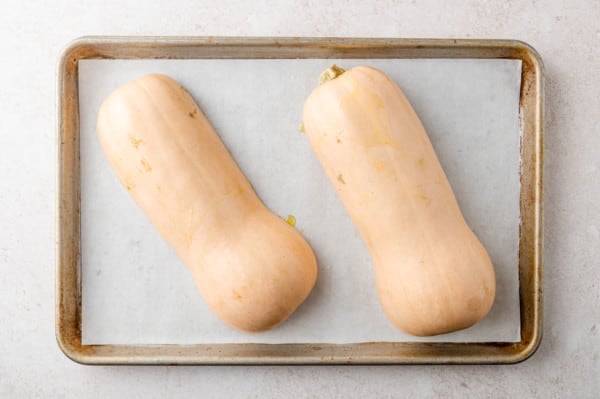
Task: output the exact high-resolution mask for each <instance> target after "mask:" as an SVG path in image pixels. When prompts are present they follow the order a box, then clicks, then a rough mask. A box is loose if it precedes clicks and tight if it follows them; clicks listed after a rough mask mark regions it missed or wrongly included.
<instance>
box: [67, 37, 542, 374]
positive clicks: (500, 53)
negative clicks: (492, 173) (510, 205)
mask: <svg viewBox="0 0 600 399" xmlns="http://www.w3.org/2000/svg"><path fill="white" fill-rule="evenodd" d="M184 58H185V59H201V58H223V59H236V58H237V59H248V58H253V59H273V58H509V59H520V60H521V61H522V75H521V93H520V107H521V109H520V118H521V127H522V137H521V154H520V155H521V176H520V181H521V190H520V216H521V225H520V228H519V230H520V237H519V302H520V312H521V340H520V341H519V342H484V343H469V342H464V343H462V342H461V343H450V342H448V343H444V342H440V343H428V342H366V343H356V344H328V343H322V344H315V343H306V344H196V345H168V344H165V345H83V344H82V342H81V256H80V169H79V113H78V62H79V60H82V59H184ZM543 98H544V94H543V64H542V60H541V57H540V56H539V54H538V53H537V52H536V51H535V49H533V48H532V47H531V46H530V45H528V44H527V43H524V42H521V41H517V40H489V39H486V40H478V39H401V38H377V39H370V38H298V37H279V38H272V37H106V36H95V37H82V38H79V39H77V40H75V41H74V42H72V43H71V44H70V45H69V46H68V47H67V48H66V49H65V50H64V51H63V53H62V55H61V57H60V60H59V63H58V69H57V127H56V128H57V164H58V167H57V198H56V200H57V205H56V206H57V221H56V229H57V230H56V233H57V241H56V281H55V284H56V287H55V289H56V298H55V301H56V303H55V306H56V316H55V323H56V326H55V328H56V339H57V342H58V345H59V347H60V348H61V350H62V351H63V352H64V353H65V355H66V356H67V357H69V358H70V359H72V360H73V361H75V362H78V363H82V364H501V363H518V362H521V361H523V360H525V359H527V358H529V357H530V356H531V355H532V354H533V353H535V351H536V349H537V348H538V346H539V344H540V341H541V338H542V303H543V289H542V275H543V267H542V253H543V155H544V148H543V142H544V137H543V136H544V104H543Z"/></svg>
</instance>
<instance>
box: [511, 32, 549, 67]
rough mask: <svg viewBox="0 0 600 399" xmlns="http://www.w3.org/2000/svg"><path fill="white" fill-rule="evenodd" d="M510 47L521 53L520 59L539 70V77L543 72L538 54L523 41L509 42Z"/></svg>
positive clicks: (540, 57)
mask: <svg viewBox="0 0 600 399" xmlns="http://www.w3.org/2000/svg"><path fill="white" fill-rule="evenodd" d="M511 42H512V47H513V48H514V49H516V50H518V51H519V53H521V55H522V56H521V57H520V58H521V59H522V60H523V61H528V62H529V63H530V64H531V65H532V66H534V67H536V69H538V70H539V72H540V75H542V74H543V71H544V61H543V59H542V56H541V55H540V53H539V52H538V51H537V50H536V49H535V48H534V47H533V46H532V45H531V44H529V43H527V42H525V41H523V40H511Z"/></svg>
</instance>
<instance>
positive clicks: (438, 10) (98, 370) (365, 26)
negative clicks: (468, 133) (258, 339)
mask: <svg viewBox="0 0 600 399" xmlns="http://www.w3.org/2000/svg"><path fill="white" fill-rule="evenodd" d="M154 3H155V4H152V5H150V4H148V5H143V2H139V1H130V0H119V1H115V0H105V1H80V2H68V1H63V0H61V1H56V2H37V1H32V2H17V1H12V0H7V1H2V2H1V3H0V34H1V37H2V40H0V54H2V56H1V58H0V72H1V73H2V76H3V78H4V84H3V86H2V89H0V113H1V117H0V173H1V178H0V209H2V212H0V226H1V228H0V397H1V398H20V397H23V398H24V397H28V398H29V397H40V398H50V397H51V398H62V397H65V398H66V397H86V398H91V397H111V398H112V397H115V398H116V397H126V398H153V397H156V398H159V397H179V396H190V395H194V396H202V397H227V398H230V397H242V398H253V397H260V398H269V397H297V398H302V397H307V398H308V397H319V396H321V397H328V398H347V397H369V396H371V397H378V398H388V397H390V398H391V397H449V396H455V397H461V398H468V397H473V398H481V397H499V398H504V397H519V398H521V397H544V398H552V397H577V398H595V397H598V395H599V391H600V310H599V308H600V268H599V263H600V261H599V259H600V212H599V211H598V199H599V198H600V155H599V150H598V149H599V148H600V132H599V128H598V121H599V120H600V96H599V95H598V89H599V87H600V76H599V74H600V49H599V45H600V27H599V25H598V20H600V3H599V2H597V1H592V0H589V1H573V2H568V3H569V4H568V5H565V4H567V2H564V1H559V0H555V1H503V2H490V3H491V4H490V3H488V2H479V1H466V2H462V5H461V6H460V7H457V6H455V5H452V4H450V3H454V2H444V1H441V0H440V1H427V0H425V1H401V2H395V1H369V2H366V1H337V2H318V1H299V2H271V1H256V2H246V1H205V2H201V3H200V2H194V1H168V2H167V1H157V2H154ZM251 3H252V4H253V5H252V6H251V5H250V4H251ZM275 3H277V4H275ZM480 3H481V4H480ZM86 34H111V35H114V34H121V35H129V34H131V35H139V34H157V35H264V36H270V35H280V36H378V37H380V36H394V37H473V38H511V39H521V40H525V41H527V42H528V43H530V44H531V45H533V46H534V47H535V48H536V49H537V50H538V51H539V52H540V53H541V55H542V57H543V59H544V63H545V67H546V106H547V108H546V109H547V113H546V127H547V128H546V191H545V194H546V202H545V208H546V240H545V243H546V250H545V281H544V294H545V309H544V318H545V320H544V338H543V341H542V344H541V347H540V349H539V350H538V352H537V353H536V354H535V355H534V356H533V357H532V358H531V359H529V360H527V361H526V362H524V363H521V364H518V365H511V366H483V367H482V366H446V367H440V366H433V367H402V366H398V367H396V366H392V367H383V366H381V367H379V366H378V367H366V366H347V367H84V366H80V365H77V364H75V363H73V362H71V361H70V360H68V359H67V358H66V357H64V355H62V353H61V352H60V350H59V349H58V346H57V345H56V343H55V339H54V241H55V233H54V216H55V213H54V206H55V200H54V194H55V148H54V142H55V131H54V122H55V102H54V98H55V76H54V74H55V65H56V61H57V58H58V54H59V53H60V50H61V49H62V48H63V46H64V45H65V44H66V43H67V42H68V41H69V40H71V39H73V38H75V37H78V36H81V35H86Z"/></svg>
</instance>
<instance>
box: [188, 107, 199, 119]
mask: <svg viewBox="0 0 600 399" xmlns="http://www.w3.org/2000/svg"><path fill="white" fill-rule="evenodd" d="M197 113H198V109H197V108H194V110H193V111H192V112H189V113H188V115H189V116H190V118H195V117H196V114H197Z"/></svg>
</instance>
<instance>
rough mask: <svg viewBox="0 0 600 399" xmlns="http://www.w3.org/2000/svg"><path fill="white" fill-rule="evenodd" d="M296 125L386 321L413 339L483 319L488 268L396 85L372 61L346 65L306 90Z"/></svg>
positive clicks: (491, 283) (490, 287)
mask: <svg viewBox="0 0 600 399" xmlns="http://www.w3.org/2000/svg"><path fill="white" fill-rule="evenodd" d="M330 77H331V76H330ZM303 122H304V128H305V131H306V135H307V136H308V138H309V140H310V143H311V145H312V147H313V150H314V151H315V153H316V154H317V156H318V158H319V159H320V161H321V164H322V165H323V168H324V169H325V172H326V173H327V175H328V177H329V179H330V180H331V182H332V183H333V185H334V186H335V189H336V191H337V193H338V195H339V197H340V199H341V200H342V202H343V204H344V206H345V207H346V209H347V211H348V213H349V214H350V217H351V218H352V220H353V221H354V223H355V225H356V226H357V228H358V230H359V232H360V234H361V235H362V237H363V239H364V240H365V242H366V244H367V246H368V248H369V251H370V253H371V255H372V257H373V263H374V267H375V273H376V284H377V291H378V294H379V300H380V302H381V304H382V307H383V310H384V311H385V313H386V315H387V316H388V317H389V319H390V320H391V321H392V322H393V323H394V324H395V325H396V326H397V327H398V328H400V329H401V330H403V331H405V332H408V333H410V334H413V335H418V336H428V335H436V334H442V333H447V332H451V331H456V330H460V329H463V328H466V327H469V326H471V325H473V324H474V323H476V322H477V321H479V320H481V319H482V318H483V317H484V316H485V315H486V314H487V313H488V311H489V310H490V308H491V306H492V303H493V301H494V295H495V278H494V269H493V267H492V264H491V262H490V259H489V256H488V254H487V252H486V250H485V249H484V248H483V246H482V245H481V243H480V242H479V240H478V239H477V237H476V236H475V235H474V234H473V232H472V231H471V229H470V228H469V226H467V224H466V222H465V220H464V218H463V216H462V213H461V211H460V209H459V207H458V204H457V202H456V199H455V197H454V194H453V193H452V188H451V187H450V184H449V183H448V179H447V178H446V175H445V174H444V171H443V170H442V167H441V165H440V163H439V161H438V159H437V156H436V155H435V152H434V150H433V147H432V145H431V142H430V141H429V138H428V136H427V134H426V132H425V130H424V128H423V126H422V124H421V122H420V120H419V118H418V117H417V115H416V114H415V112H414V111H413V109H412V107H411V105H410V104H409V102H408V100H407V99H406V97H405V96H404V94H403V93H402V92H401V90H400V89H399V88H398V86H397V85H396V84H395V83H394V82H393V81H392V80H390V79H389V78H388V77H387V76H385V75H384V74H383V73H382V72H380V71H378V70H376V69H374V68H370V67H356V68H353V69H351V70H349V71H346V72H345V73H343V74H341V75H340V76H338V77H337V78H334V79H333V80H330V81H327V82H326V83H324V84H322V85H321V86H319V87H318V88H316V89H315V90H314V91H313V93H312V94H311V95H310V97H309V98H308V100H307V101H306V103H305V106H304V118H303Z"/></svg>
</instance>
